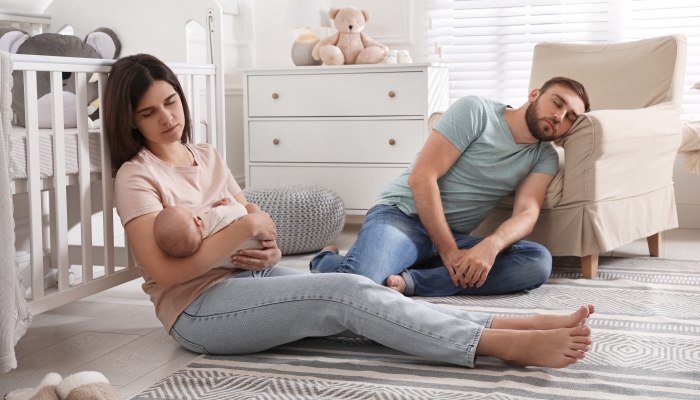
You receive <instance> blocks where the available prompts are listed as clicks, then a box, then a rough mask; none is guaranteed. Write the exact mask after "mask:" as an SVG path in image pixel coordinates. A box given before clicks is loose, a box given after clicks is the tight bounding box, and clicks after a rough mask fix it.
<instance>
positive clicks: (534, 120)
mask: <svg viewBox="0 0 700 400" xmlns="http://www.w3.org/2000/svg"><path fill="white" fill-rule="evenodd" d="M539 101H540V99H539V98H538V99H537V100H535V101H534V102H533V103H530V105H529V106H527V110H526V111H525V122H526V123H527V128H528V129H529V130H530V134H532V136H533V137H534V138H535V139H537V140H539V141H540V142H551V141H553V140H554V139H556V137H555V136H554V135H555V132H554V131H552V132H551V133H550V134H546V133H545V132H544V131H543V130H542V129H540V126H539V122H540V121H549V122H551V123H552V125H554V126H556V124H555V123H554V122H553V121H552V120H550V119H549V118H544V117H543V118H539V115H538V114H539V113H538V111H539V107H538V106H537V103H539Z"/></svg>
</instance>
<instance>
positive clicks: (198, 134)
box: [190, 76, 205, 143]
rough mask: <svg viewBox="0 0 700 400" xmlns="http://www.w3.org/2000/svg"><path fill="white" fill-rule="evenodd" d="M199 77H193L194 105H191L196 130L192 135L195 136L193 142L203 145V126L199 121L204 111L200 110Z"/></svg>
mask: <svg viewBox="0 0 700 400" xmlns="http://www.w3.org/2000/svg"><path fill="white" fill-rule="evenodd" d="M197 78H199V77H198V76H192V103H190V104H191V105H190V107H191V108H190V115H192V127H193V128H194V129H193V131H192V133H193V134H194V137H193V141H194V142H195V143H202V142H205V140H202V124H200V123H199V121H200V120H201V119H202V111H201V110H200V107H201V104H202V101H201V94H200V91H201V84H200V83H199V79H197Z"/></svg>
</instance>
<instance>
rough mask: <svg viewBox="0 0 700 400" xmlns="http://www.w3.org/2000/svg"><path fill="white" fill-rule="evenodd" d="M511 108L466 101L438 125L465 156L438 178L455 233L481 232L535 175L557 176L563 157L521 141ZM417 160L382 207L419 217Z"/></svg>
mask: <svg viewBox="0 0 700 400" xmlns="http://www.w3.org/2000/svg"><path fill="white" fill-rule="evenodd" d="M505 110H506V105H505V104H502V103H499V102H497V101H493V100H489V99H483V98H480V97H476V96H468V97H463V98H461V99H459V100H457V101H456V102H455V103H454V104H452V106H450V108H449V109H448V110H447V111H445V113H444V114H443V115H442V117H441V118H440V120H439V121H438V123H437V124H436V125H435V128H434V129H435V130H436V131H438V132H440V134H442V135H443V136H444V137H445V138H447V140H449V141H450V143H452V144H453V145H454V146H455V147H457V148H458V149H459V150H460V151H461V152H462V154H461V155H460V156H459V158H458V159H457V161H455V163H454V164H453V165H452V167H451V168H450V169H449V171H447V173H446V174H445V175H443V176H442V177H441V178H440V179H438V187H439V188H440V197H441V199H442V206H443V208H444V211H445V217H446V219H447V223H448V224H449V226H450V228H451V229H452V230H453V231H455V232H459V233H464V234H469V233H470V232H471V231H473V230H474V229H476V227H477V226H479V224H480V223H481V222H482V221H483V220H484V219H485V218H486V216H487V215H488V213H489V212H490V211H491V210H492V209H493V208H494V207H495V206H496V204H498V202H499V201H501V199H502V198H503V197H505V196H507V195H509V194H511V193H513V192H514V191H515V188H516V187H517V186H518V183H520V181H522V180H523V178H525V176H527V174H529V173H530V172H541V173H544V174H550V175H556V174H557V170H558V168H559V156H558V155H557V152H556V150H554V148H553V147H552V145H551V144H550V143H548V142H539V143H535V144H517V143H515V139H514V138H513V135H512V134H511V132H510V129H509V128H508V124H506V121H505V119H504V118H503V112H504V111H505ZM416 158H417V156H416ZM415 162H416V160H415V159H414V160H413V162H412V163H411V165H410V166H409V167H408V169H406V171H404V172H403V173H402V174H401V175H400V176H399V177H398V178H396V179H394V181H392V182H391V183H389V184H388V185H386V186H385V187H384V189H382V191H381V192H380V193H379V196H378V197H377V204H386V205H396V206H397V207H398V208H399V209H400V210H401V211H403V212H404V213H405V214H406V215H409V216H416V215H418V213H417V211H416V203H415V202H414V200H413V193H412V192H411V189H410V187H409V186H408V176H409V175H410V174H411V171H412V170H413V166H414V165H415Z"/></svg>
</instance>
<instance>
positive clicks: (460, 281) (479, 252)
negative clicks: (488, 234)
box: [442, 238, 499, 289]
mask: <svg viewBox="0 0 700 400" xmlns="http://www.w3.org/2000/svg"><path fill="white" fill-rule="evenodd" d="M498 252H499V250H498V247H497V246H495V245H493V244H492V243H491V241H490V240H489V239H488V238H487V239H484V240H483V241H481V243H479V244H477V245H476V246H474V247H472V248H471V249H463V250H461V249H456V248H455V249H452V250H451V251H450V252H448V253H447V254H446V255H445V257H442V260H443V263H444V264H445V268H447V271H448V272H449V273H450V278H452V283H453V284H454V285H455V286H460V285H461V286H462V289H466V288H467V287H470V288H471V287H477V288H480V287H481V286H482V285H483V284H484V282H486V277H488V275H489V272H490V271H491V267H493V263H494V262H495V261H496V256H497V255H498Z"/></svg>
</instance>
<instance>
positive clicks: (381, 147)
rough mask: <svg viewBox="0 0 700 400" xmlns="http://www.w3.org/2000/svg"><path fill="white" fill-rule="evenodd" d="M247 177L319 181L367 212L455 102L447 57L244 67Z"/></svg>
mask: <svg viewBox="0 0 700 400" xmlns="http://www.w3.org/2000/svg"><path fill="white" fill-rule="evenodd" d="M243 96H244V102H243V104H244V119H245V121H244V132H245V139H244V143H245V184H246V187H256V186H265V185H274V184H283V183H306V184H318V185H321V186H325V187H327V188H330V189H332V190H333V191H335V192H336V193H338V194H339V195H340V197H342V199H343V202H344V203H345V209H346V211H347V213H348V214H359V215H364V214H365V213H366V212H367V210H368V209H369V208H370V207H372V205H373V204H374V201H375V198H376V196H377V194H378V193H379V191H380V190H381V189H382V188H383V187H384V185H386V184H387V183H389V182H390V181H391V180H393V179H394V178H396V177H397V176H399V175H400V174H401V172H403V171H404V170H405V169H406V167H408V165H409V164H410V163H411V161H413V158H414V157H415V155H416V153H418V152H419V151H420V150H421V148H422V147H423V143H424V142H425V140H426V139H427V136H428V132H427V126H428V118H429V117H430V114H431V113H433V112H434V111H443V110H446V109H447V107H448V84H447V67H446V66H445V65H442V64H432V63H415V64H395V65H386V64H377V65H343V66H322V67H295V68H289V69H246V70H243Z"/></svg>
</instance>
